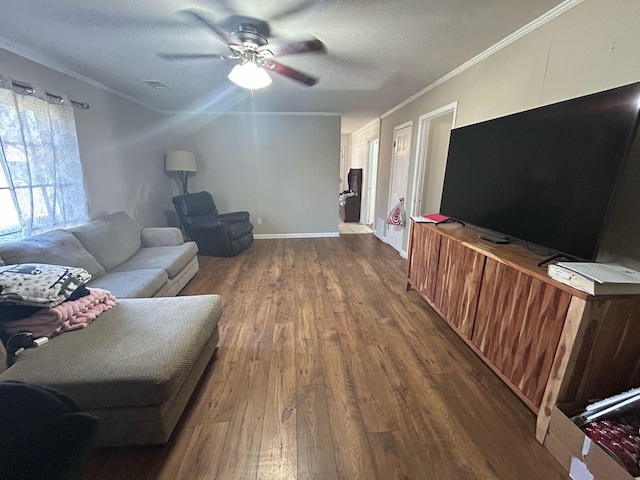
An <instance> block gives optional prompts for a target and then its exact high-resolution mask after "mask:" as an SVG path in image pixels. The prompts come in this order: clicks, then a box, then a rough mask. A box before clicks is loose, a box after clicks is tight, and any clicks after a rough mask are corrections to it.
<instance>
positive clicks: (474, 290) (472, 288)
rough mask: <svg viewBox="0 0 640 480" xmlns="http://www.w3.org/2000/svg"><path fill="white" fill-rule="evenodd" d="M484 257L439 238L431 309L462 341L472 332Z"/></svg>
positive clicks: (455, 243) (453, 242)
mask: <svg viewBox="0 0 640 480" xmlns="http://www.w3.org/2000/svg"><path fill="white" fill-rule="evenodd" d="M485 258H486V257H485V256H484V255H482V254H480V253H478V252H476V251H475V250H472V249H470V248H468V247H465V246H464V245H462V244H461V243H459V242H456V241H454V240H451V239H448V238H443V239H442V240H441V242H440V260H439V262H438V278H437V280H436V292H435V302H434V303H435V306H436V308H437V309H438V310H439V311H440V313H441V315H442V316H443V317H444V318H445V320H447V321H448V322H449V323H451V324H452V325H453V326H455V327H456V328H457V329H458V330H459V331H460V332H461V333H462V334H463V335H464V336H465V337H467V338H471V334H472V332H473V325H474V318H475V315H476V307H477V305H478V293H479V291H480V282H481V280H482V272H483V270H484V262H485Z"/></svg>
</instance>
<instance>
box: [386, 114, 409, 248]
mask: <svg viewBox="0 0 640 480" xmlns="http://www.w3.org/2000/svg"><path fill="white" fill-rule="evenodd" d="M406 127H411V132H410V133H409V147H408V148H409V152H408V153H407V162H408V164H407V185H406V187H405V190H406V191H407V193H409V192H408V190H409V181H408V176H409V168H410V165H411V142H412V140H413V120H409V121H408V122H404V123H401V124H400V125H396V126H395V127H393V141H394V142H395V139H396V133H397V132H398V130H402V129H403V128H406ZM395 156H396V147H395V145H393V144H392V150H391V169H390V170H391V175H389V198H388V199H387V213H385V216H384V218H385V220H386V219H387V215H388V212H389V211H390V209H391V208H392V207H393V205H392V204H391V202H392V199H393V176H394V174H395V171H394V170H395V169H394V164H395ZM404 200H405V214H406V205H407V203H406V202H407V195H406V194H405V197H404ZM407 218H408V215H407ZM389 227H390V225H387V224H386V223H385V224H384V234H385V235H384V241H385V243H386V244H389V238H388V235H387V233H388V232H389ZM405 227H406V225H405ZM394 249H395V248H394ZM398 253H399V254H400V256H402V257H403V258H407V252H406V250H403V249H402V246H401V247H400V250H398Z"/></svg>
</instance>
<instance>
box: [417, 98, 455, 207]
mask: <svg viewBox="0 0 640 480" xmlns="http://www.w3.org/2000/svg"><path fill="white" fill-rule="evenodd" d="M451 112H453V121H452V122H451V129H452V130H453V128H454V127H455V125H456V115H457V113H458V102H457V101H455V102H452V103H449V104H447V105H444V106H442V107H440V108H437V109H435V110H432V111H431V112H429V113H425V114H424V115H420V117H419V118H418V139H417V141H416V163H415V166H414V172H413V188H412V192H411V195H412V198H411V215H420V214H421V213H424V212H422V211H421V209H420V207H421V205H420V204H419V203H420V202H421V200H422V195H423V192H422V188H423V186H424V181H425V175H426V170H427V169H426V166H427V152H428V151H429V140H430V139H429V126H430V122H431V120H434V119H436V118H438V117H441V116H442V115H447V114H449V113H451Z"/></svg>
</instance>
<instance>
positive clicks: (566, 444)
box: [544, 406, 634, 480]
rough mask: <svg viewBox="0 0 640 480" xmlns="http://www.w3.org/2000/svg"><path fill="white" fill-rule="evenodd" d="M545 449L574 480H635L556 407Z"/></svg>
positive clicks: (545, 440) (545, 441) (552, 414)
mask: <svg viewBox="0 0 640 480" xmlns="http://www.w3.org/2000/svg"><path fill="white" fill-rule="evenodd" d="M544 446H545V447H546V449H547V450H549V451H550V452H551V454H552V455H553V456H554V457H555V459H556V460H557V461H558V462H560V464H561V465H562V466H563V467H564V469H565V470H566V471H567V472H569V476H570V477H571V478H572V479H574V480H634V477H632V476H631V475H630V474H629V473H628V472H627V471H626V470H625V468H624V467H623V466H621V465H620V464H619V463H618V462H617V461H616V460H615V459H614V458H613V457H612V456H611V455H609V454H608V453H607V452H605V451H604V449H602V448H601V447H600V446H599V445H598V444H596V443H595V442H592V441H591V439H590V438H589V437H587V436H586V435H585V434H584V433H583V432H582V430H580V429H579V428H578V427H577V426H576V425H575V424H574V423H573V422H572V421H571V420H570V419H569V417H567V415H565V414H564V413H563V412H562V410H560V408H558V407H557V406H556V407H554V408H553V412H552V413H551V421H550V423H549V430H548V431H547V436H546V437H545V439H544Z"/></svg>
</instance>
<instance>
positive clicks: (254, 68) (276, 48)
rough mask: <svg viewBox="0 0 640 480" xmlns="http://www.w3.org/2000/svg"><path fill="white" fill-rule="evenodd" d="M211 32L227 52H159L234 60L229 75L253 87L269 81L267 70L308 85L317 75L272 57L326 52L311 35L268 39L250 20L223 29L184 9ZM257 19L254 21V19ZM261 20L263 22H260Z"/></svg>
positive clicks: (176, 56) (178, 56)
mask: <svg viewBox="0 0 640 480" xmlns="http://www.w3.org/2000/svg"><path fill="white" fill-rule="evenodd" d="M184 13H186V14H188V15H190V16H192V17H193V18H195V19H196V20H197V21H198V22H200V23H201V24H202V25H204V26H205V27H207V28H208V29H209V30H210V31H211V32H213V33H214V34H215V35H217V36H218V37H219V38H220V39H222V40H223V41H224V42H226V43H227V45H228V46H229V50H230V53H227V54H164V53H163V54H160V56H161V57H162V58H165V59H168V60H184V59H199V58H205V59H218V60H234V61H236V62H237V64H236V66H235V67H234V68H233V69H232V70H231V73H229V79H230V80H231V81H232V82H234V83H236V84H237V85H239V86H241V87H244V88H248V89H251V90H256V89H258V88H263V87H266V86H267V85H269V84H270V83H271V77H269V75H268V73H267V71H271V72H274V73H277V74H279V75H283V76H285V77H287V78H289V79H291V80H294V81H296V82H299V83H300V84H302V85H305V86H308V87H311V86H313V85H315V84H316V83H318V80H319V79H318V78H316V77H313V76H311V75H309V74H307V73H304V72H301V71H300V70H296V69H294V68H291V67H288V66H286V65H283V64H282V63H280V62H278V61H276V60H274V58H275V57H283V56H286V55H297V54H300V53H327V48H326V47H325V45H324V43H322V42H321V41H320V40H318V39H317V38H315V37H311V36H310V37H309V38H306V39H302V40H297V41H281V42H276V43H269V40H268V39H267V35H266V34H264V33H262V32H261V31H260V29H259V28H258V26H257V25H256V24H254V23H240V24H239V25H238V26H237V29H236V30H235V31H233V32H230V33H227V31H225V30H224V29H223V28H222V27H220V26H218V25H216V24H215V23H212V22H210V21H209V20H207V19H206V18H205V17H203V16H202V15H201V14H200V13H199V12H196V11H194V10H185V11H184ZM256 23H257V22H256ZM262 23H264V22H262Z"/></svg>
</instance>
